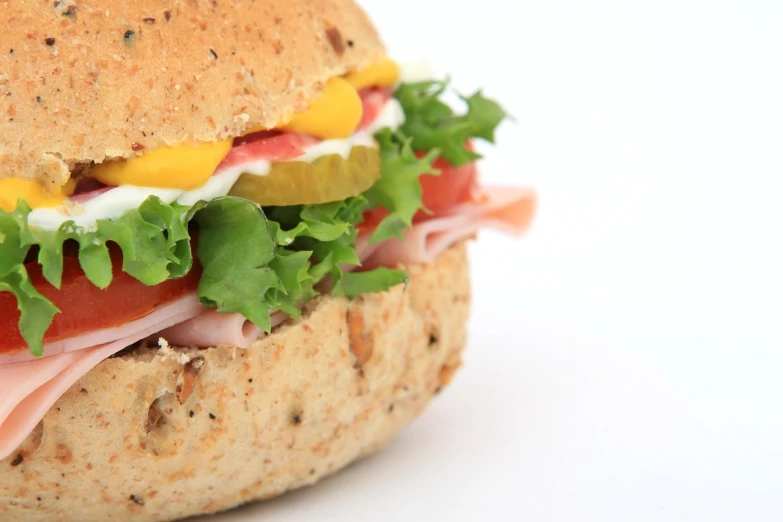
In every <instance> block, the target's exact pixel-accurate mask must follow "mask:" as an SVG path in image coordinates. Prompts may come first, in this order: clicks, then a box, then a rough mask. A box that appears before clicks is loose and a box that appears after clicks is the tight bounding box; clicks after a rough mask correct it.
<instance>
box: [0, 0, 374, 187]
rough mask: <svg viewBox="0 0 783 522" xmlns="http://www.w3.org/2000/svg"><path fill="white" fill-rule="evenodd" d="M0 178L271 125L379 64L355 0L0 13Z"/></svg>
mask: <svg viewBox="0 0 783 522" xmlns="http://www.w3.org/2000/svg"><path fill="white" fill-rule="evenodd" d="M0 27H2V33H0V43H1V44H2V45H1V46H0V179H2V178H9V177H17V178H25V179H35V180H39V181H42V182H44V183H47V184H49V185H51V186H57V185H62V184H63V183H65V181H67V179H68V177H69V176H70V170H72V169H73V168H74V167H75V166H76V165H79V164H83V163H90V162H102V161H104V159H107V158H108V159H113V158H127V157H129V156H131V155H134V154H140V153H143V151H145V150H153V149H156V148H158V147H161V146H164V145H176V144H179V143H191V144H197V143H203V142H209V141H215V140H218V139H223V138H227V137H231V136H237V135H239V134H241V133H242V132H243V131H244V130H245V129H247V128H250V127H253V126H258V125H262V126H264V127H268V128H272V127H275V126H276V125H278V124H279V123H280V122H281V121H284V120H285V119H286V118H287V117H289V116H291V115H292V114H294V113H296V112H298V111H301V110H303V109H305V108H306V107H307V105H308V102H309V101H310V100H312V99H313V98H314V97H316V96H317V95H318V94H319V92H320V91H321V90H322V89H323V86H324V83H325V82H326V81H327V80H328V79H330V78H332V77H335V76H340V75H343V74H345V73H348V72H351V71H355V70H360V69H362V68H365V67H367V66H369V65H371V64H372V63H374V62H376V61H378V60H380V59H382V58H383V57H384V56H385V52H386V51H385V49H384V46H383V43H382V42H381V40H380V38H379V37H378V34H377V33H376V31H375V29H374V28H373V26H372V24H371V22H370V21H369V20H368V18H367V16H366V15H365V14H364V12H362V10H361V9H360V8H359V7H358V6H357V5H356V4H355V3H354V2H353V0H243V1H234V0H138V1H127V0H60V1H55V0H27V1H26V2H19V1H14V2H3V3H0Z"/></svg>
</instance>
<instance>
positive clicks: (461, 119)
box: [395, 80, 508, 167]
mask: <svg viewBox="0 0 783 522" xmlns="http://www.w3.org/2000/svg"><path fill="white" fill-rule="evenodd" d="M448 84H449V82H448V80H445V81H429V82H418V83H407V84H402V85H400V87H399V89H398V90H397V93H396V94H395V96H396V98H397V100H398V101H399V102H400V104H401V105H402V108H403V110H404V111H405V124H404V125H403V126H402V128H401V132H402V133H403V134H404V135H405V136H407V137H408V138H410V139H411V140H412V145H413V149H414V150H416V151H432V150H439V151H440V154H441V155H442V156H443V157H444V158H445V159H446V161H448V162H449V163H450V164H451V165H454V166H456V167H458V166H460V165H465V164H466V163H470V162H472V161H475V160H477V159H479V158H481V155H480V154H477V153H475V152H473V151H471V150H468V149H466V148H465V144H466V143H467V142H468V140H470V139H471V138H479V139H483V140H485V141H488V142H490V143H494V142H495V129H496V128H497V126H498V125H500V123H501V122H502V121H503V120H504V119H506V118H507V117H508V114H507V113H506V111H505V110H503V108H502V107H501V106H500V105H498V104H497V103H496V102H494V101H492V100H489V99H487V98H485V97H484V95H483V94H482V93H481V91H478V92H476V93H475V94H473V95H472V96H469V97H467V98H466V97H462V96H461V98H462V100H463V101H464V102H465V103H466V104H467V107H468V110H467V112H466V113H465V114H463V115H457V114H455V113H454V110H453V109H452V108H451V107H450V106H449V105H447V104H446V103H445V102H443V101H442V100H441V99H440V96H441V95H442V94H443V93H444V92H445V90H446V88H447V87H448Z"/></svg>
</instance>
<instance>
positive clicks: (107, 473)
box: [0, 244, 470, 522]
mask: <svg viewBox="0 0 783 522" xmlns="http://www.w3.org/2000/svg"><path fill="white" fill-rule="evenodd" d="M407 270H408V271H409V274H410V283H409V284H408V286H407V287H403V286H402V285H401V286H398V287H396V288H394V289H392V290H391V291H389V292H385V293H382V294H367V295H363V296H360V297H358V298H357V299H355V300H353V301H348V300H346V299H344V298H334V297H322V298H318V299H316V300H315V301H313V302H312V303H311V304H310V306H309V307H308V308H307V309H306V311H305V315H304V316H303V317H302V318H301V319H299V320H296V321H292V322H290V323H289V324H285V325H283V326H281V327H280V328H279V329H278V330H277V331H276V332H274V333H273V334H272V335H270V336H268V337H266V338H264V339H262V340H260V341H258V342H257V343H255V344H254V345H253V346H252V347H251V348H250V349H248V350H237V349H232V348H230V347H219V348H212V349H208V350H195V349H177V350H175V352H176V356H163V355H161V354H160V353H159V351H158V350H137V351H134V352H131V353H129V354H125V355H122V356H119V357H115V358H112V359H108V360H106V361H104V362H103V363H101V364H100V365H99V366H98V367H96V368H95V369H94V370H93V371H92V372H90V373H89V374H88V375H86V376H85V377H84V378H82V379H81V380H80V381H79V382H77V383H76V384H75V385H74V386H73V387H72V388H71V389H70V390H69V391H68V392H67V393H66V394H65V395H64V396H63V397H62V398H61V399H60V400H59V401H58V402H57V404H56V405H55V406H54V407H53V408H52V409H51V411H50V412H49V413H48V414H47V415H46V417H45V418H44V420H43V421H42V423H41V424H40V425H39V427H38V429H36V431H35V432H34V433H33V434H32V435H30V437H28V439H27V440H26V441H25V443H24V444H23V445H22V446H21V448H20V449H19V451H18V452H17V453H15V454H14V455H12V456H11V457H9V458H8V459H5V460H3V461H0V513H2V515H0V519H2V520H3V521H4V522H31V521H52V520H57V521H61V522H69V521H79V522H89V521H103V520H110V519H111V520H134V521H138V522H154V521H164V520H173V519H178V518H183V517H186V516H191V515H196V514H202V513H212V512H217V511H221V510H225V509H229V508H232V507H235V506H237V505H240V504H243V503H246V502H251V501H255V500H259V499H266V498H270V497H274V496H276V495H279V494H281V493H283V492H285V491H287V490H290V489H293V488H298V487H301V486H305V485H309V484H312V483H314V482H316V481H317V480H319V479H320V478H322V477H324V476H326V475H329V474H331V473H333V472H336V471H338V470H339V469H341V468H343V467H344V466H346V465H347V464H349V463H350V462H352V461H354V460H356V459H358V458H361V457H363V456H366V455H369V454H371V453H373V452H375V451H377V450H378V449H380V448H381V447H383V446H384V445H385V444H386V443H387V442H388V441H389V440H390V439H391V438H392V437H393V436H394V435H395V434H396V433H397V432H398V431H399V430H400V429H402V428H403V427H404V426H406V425H407V424H408V423H409V422H410V421H411V420H412V419H413V418H414V417H415V416H416V415H417V414H418V413H420V412H421V410H422V409H423V408H424V407H425V406H426V404H427V403H428V402H429V401H430V399H431V398H432V397H433V395H435V394H437V393H438V392H439V391H440V389H441V388H442V387H443V386H445V385H446V384H448V382H449V381H450V379H451V377H452V375H453V374H454V371H455V370H456V369H457V368H458V367H459V364H460V354H461V352H462V349H463V346H464V343H465V324H466V322H467V318H468V313H469V307H470V284H469V275H468V265H467V257H466V251H465V245H464V244H460V245H457V246H454V247H452V248H451V249H450V250H448V251H446V252H445V253H443V254H442V255H441V256H439V257H438V259H437V260H436V261H435V262H434V263H433V264H431V265H412V266H408V267H407ZM183 355H187V356H188V357H189V358H190V362H188V363H186V358H182V356H183ZM183 364H184V366H183ZM199 365H203V366H200V367H199ZM18 455H22V456H23V459H22V460H21V462H19V457H18Z"/></svg>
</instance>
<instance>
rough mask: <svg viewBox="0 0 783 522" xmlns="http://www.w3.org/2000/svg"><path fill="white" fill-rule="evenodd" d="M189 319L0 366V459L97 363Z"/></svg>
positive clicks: (180, 316)
mask: <svg viewBox="0 0 783 522" xmlns="http://www.w3.org/2000/svg"><path fill="white" fill-rule="evenodd" d="M194 299H195V297H194ZM196 302H197V301H196ZM155 313H157V312H155ZM190 317H192V315H191V312H190V310H184V311H183V312H181V313H179V314H174V315H172V316H170V317H168V318H167V319H166V320H162V321H160V322H158V323H156V324H154V325H151V326H149V327H148V328H147V329H145V330H140V331H137V332H136V333H134V334H133V335H131V336H129V337H125V338H122V339H118V340H116V341H114V342H110V343H107V344H103V345H101V346H96V347H94V348H90V349H87V350H79V351H78V352H71V353H65V354H62V355H58V356H54V357H46V358H44V359H38V360H35V361H28V362H24V363H18V364H12V365H5V366H0V398H1V399H0V460H3V459H4V458H6V457H8V456H9V455H10V454H11V453H13V451H14V449H16V448H17V447H18V446H19V444H21V443H22V442H23V441H24V439H25V438H26V437H27V435H28V434H29V433H31V432H32V431H33V429H34V428H35V426H36V425H37V424H38V423H39V422H40V421H41V419H43V417H44V415H46V412H47V411H49V408H51V407H52V406H53V405H54V403H55V402H57V399H59V398H60V397H61V396H62V395H63V394H64V393H65V392H66V391H67V390H68V388H70V387H71V386H72V385H73V384H74V383H75V382H76V381H78V380H79V379H80V378H81V377H83V376H84V375H85V374H87V372H89V371H90V370H92V369H93V368H94V367H95V366H96V365H97V364H98V363H100V362H101V361H103V360H104V359H107V358H108V357H111V356H112V355H114V354H115V353H117V352H119V351H120V350H122V349H124V348H127V347H128V346H130V345H132V344H133V343H135V342H137V341H140V340H142V339H144V338H146V337H148V336H150V335H152V334H154V333H155V332H158V331H160V330H163V329H165V328H168V327H169V326H172V325H174V324H177V323H181V322H183V321H185V320H187V319H189V318H190Z"/></svg>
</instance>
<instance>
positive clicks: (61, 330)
mask: <svg viewBox="0 0 783 522" xmlns="http://www.w3.org/2000/svg"><path fill="white" fill-rule="evenodd" d="M112 264H113V267H114V279H113V280H112V283H111V285H109V287H108V288H107V289H106V290H101V289H99V288H97V287H95V286H93V284H92V283H91V282H90V281H89V280H88V279H87V276H85V275H84V272H83V271H82V269H81V266H80V265H79V261H78V259H77V258H75V257H70V256H67V257H65V258H64V259H63V280H62V285H61V287H60V290H57V289H56V288H54V287H53V286H52V285H50V284H49V283H48V282H47V281H46V280H45V279H44V277H43V275H42V274H41V267H40V265H39V264H38V263H35V262H33V263H28V264H27V265H26V267H27V271H28V273H29V274H30V279H31V280H32V282H33V284H34V285H35V288H36V289H37V290H38V291H39V292H41V293H42V294H43V295H44V296H46V297H47V298H48V299H49V300H51V301H52V302H53V303H54V305H55V306H56V307H57V308H59V309H60V311H61V313H59V314H57V315H55V316H54V321H53V323H52V325H51V326H50V327H49V329H48V330H47V331H46V335H45V336H44V343H47V342H53V341H59V340H61V339H68V338H70V337H74V336H77V335H80V334H83V333H87V332H92V331H95V330H101V329H103V328H112V327H115V326H120V325H122V324H124V323H127V322H129V321H133V320H134V319H139V318H141V317H144V316H145V315H148V314H150V313H151V312H152V311H153V310H154V309H155V308H156V307H158V306H160V305H163V304H166V303H168V302H170V301H173V300H175V299H177V298H179V297H182V296H183V295H185V294H187V293H189V292H192V291H195V290H196V288H197V287H198V282H199V279H200V278H201V269H200V268H199V267H198V266H194V268H193V269H192V270H191V271H190V273H189V274H188V275H187V276H185V277H183V278H181V279H172V280H169V281H165V282H164V283H162V284H159V285H156V286H146V285H144V284H143V283H140V282H139V281H137V280H136V279H134V278H132V277H131V276H129V275H128V274H126V273H125V272H123V271H122V270H121V269H120V266H121V254H120V253H119V251H118V250H112ZM19 315H20V312H19V310H18V308H17V303H16V298H15V297H14V296H13V294H11V293H9V292H0V332H3V335H2V338H0V355H2V354H13V353H16V352H19V351H23V350H27V343H25V342H24V339H23V338H22V334H21V333H20V332H19V326H18V324H19Z"/></svg>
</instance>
